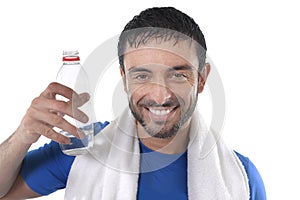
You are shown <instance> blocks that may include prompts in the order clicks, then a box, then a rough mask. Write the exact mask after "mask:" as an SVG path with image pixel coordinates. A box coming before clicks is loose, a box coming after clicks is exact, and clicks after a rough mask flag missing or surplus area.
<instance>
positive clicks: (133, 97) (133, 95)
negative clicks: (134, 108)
mask: <svg viewBox="0 0 300 200" xmlns="http://www.w3.org/2000/svg"><path fill="white" fill-rule="evenodd" d="M149 90H150V88H148V87H146V86H142V85H139V86H133V85H131V86H130V87H128V88H127V96H128V99H129V100H130V102H132V103H134V104H137V103H138V102H139V101H140V100H141V99H142V98H143V97H144V96H146V95H147V91H149Z"/></svg>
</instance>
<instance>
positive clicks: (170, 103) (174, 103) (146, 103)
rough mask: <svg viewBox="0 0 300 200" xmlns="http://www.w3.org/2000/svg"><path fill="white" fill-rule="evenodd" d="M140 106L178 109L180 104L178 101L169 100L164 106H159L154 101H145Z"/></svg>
mask: <svg viewBox="0 0 300 200" xmlns="http://www.w3.org/2000/svg"><path fill="white" fill-rule="evenodd" d="M138 105H139V106H144V107H177V106H179V105H180V103H179V101H178V100H177V99H176V100H175V99H167V100H166V101H165V102H164V103H163V104H159V103H157V102H156V101H154V100H143V101H141V102H139V103H138Z"/></svg>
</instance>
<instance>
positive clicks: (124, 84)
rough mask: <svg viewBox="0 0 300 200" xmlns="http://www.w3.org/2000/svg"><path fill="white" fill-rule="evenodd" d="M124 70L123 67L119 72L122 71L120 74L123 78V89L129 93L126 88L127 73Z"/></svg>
mask: <svg viewBox="0 0 300 200" xmlns="http://www.w3.org/2000/svg"><path fill="white" fill-rule="evenodd" d="M123 69H124V68H122V67H121V66H120V67H119V70H120V74H121V76H122V81H123V89H124V91H125V92H126V93H127V86H126V77H125V72H124V70H125V69H124V70H123Z"/></svg>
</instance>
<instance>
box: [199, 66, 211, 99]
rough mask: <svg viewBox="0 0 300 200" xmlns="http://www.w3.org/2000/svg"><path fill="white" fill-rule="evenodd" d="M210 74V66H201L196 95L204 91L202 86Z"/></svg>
mask: <svg viewBox="0 0 300 200" xmlns="http://www.w3.org/2000/svg"><path fill="white" fill-rule="evenodd" d="M209 72H210V64H209V63H205V65H204V66H203V68H202V70H201V72H200V77H199V84H198V93H201V92H202V91H203V89H204V85H205V83H206V80H207V77H208V75H209Z"/></svg>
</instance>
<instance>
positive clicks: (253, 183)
mask: <svg viewBox="0 0 300 200" xmlns="http://www.w3.org/2000/svg"><path fill="white" fill-rule="evenodd" d="M235 154H236V155H237V156H238V158H239V159H240V161H241V162H242V164H243V166H244V168H245V171H246V173H247V176H248V180H249V187H250V200H265V199H266V191H265V186H264V183H263V180H262V178H261V175H260V174H259V171H258V170H257V168H256V167H255V165H254V164H253V163H252V162H251V161H250V159H249V158H247V157H245V156H243V155H241V154H240V153H238V152H235Z"/></svg>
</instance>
